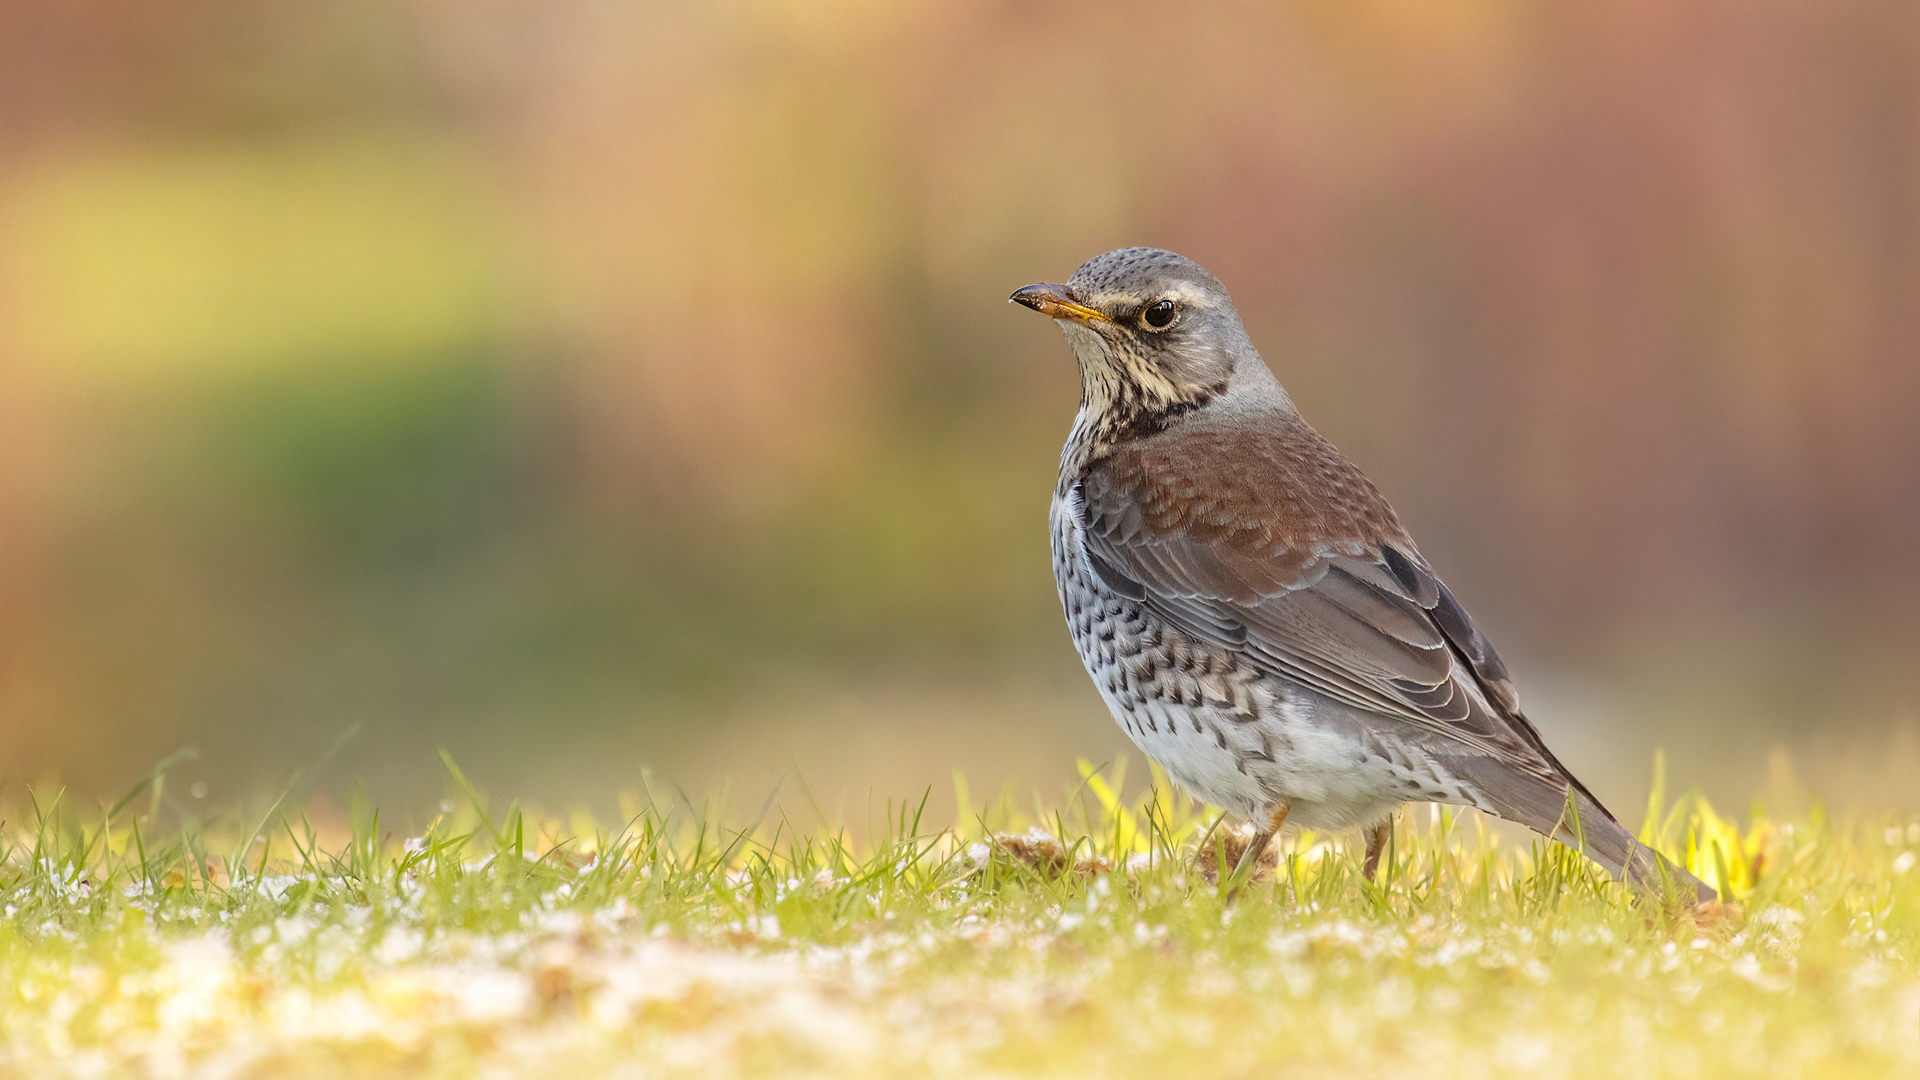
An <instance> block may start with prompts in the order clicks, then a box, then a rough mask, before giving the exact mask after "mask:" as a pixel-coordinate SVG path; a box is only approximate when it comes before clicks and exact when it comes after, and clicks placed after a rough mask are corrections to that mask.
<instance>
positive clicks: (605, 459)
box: [0, 0, 1920, 808]
mask: <svg viewBox="0 0 1920 1080" xmlns="http://www.w3.org/2000/svg"><path fill="white" fill-rule="evenodd" d="M1135 243H1149V244H1157V245H1162V246H1168V247H1172V248H1175V249H1178V250H1181V251H1183V252H1185V253H1187V254H1190V255H1192V256H1194V257H1196V258H1198V259H1200V260H1201V261H1203V262H1205V263H1206V264H1207V265H1209V266H1210V267H1212V268H1213V269H1214V270H1215V271H1216V272H1218V273H1219V274H1220V275H1221V276H1222V277H1223V278H1224V279H1225V280H1226V281H1227V283H1228V284H1229V286H1230V287H1231V288H1232V290H1233V291H1234V294H1235V296H1236V298H1237V299H1238V301H1239V302H1240V306H1241V309H1242V311H1243V313H1244V314H1245V316H1246V318H1247V321H1248V324H1249V327H1250V329H1251V330H1252V332H1253V334H1254V337H1255V339H1256V341H1257V342H1258V343H1259V344H1260V345H1261V347H1262V348H1263V350H1264V351H1265V354H1266V356H1267V358H1268V360H1269V361H1270V362H1271V363H1272V364H1273V366H1274V367H1275V369H1276V370H1277V371H1278V373H1279V374H1280V376H1281V378H1282V380H1283V381H1284V382H1286V383H1287V385H1288V386H1289V387H1290V388H1291V389H1292V390H1293V392H1294V394H1295V396H1296V398H1297V399H1298V400H1299V401H1300V402H1301V404H1302V406H1303V407H1304V408H1305V409H1306V410H1307V412H1308V414H1309V416H1310V417H1312V418H1313V419H1314V420H1315V421H1316V422H1317V423H1318V424H1319V425H1320V426H1321V427H1322V428H1323V429H1324V430H1325V431H1327V432H1328V433H1329V434H1331V435H1332V436H1333V437H1334V438H1335V439H1336V440H1337V441H1338V442H1339V443H1340V444H1341V445H1342V446H1344V447H1345V448H1346V449H1347V450H1348V452H1349V453H1350V454H1351V455H1352V456H1354V457H1355V458H1356V459H1357V460H1359V461H1360V462H1361V464H1362V465H1363V466H1364V467H1366V468H1367V469H1368V470H1369V471H1370V472H1371V473H1372V474H1373V475H1374V476H1375V478H1376V479H1377V480H1378V481H1379V482H1380V483H1381V485H1382V486H1383V487H1384V488H1385V489H1386V490H1387V491H1388V493H1389V494H1390V495H1391V496H1392V497H1393V498H1394V499H1395V501H1396V502H1397V503H1398V505H1399V507H1400V509H1401V511H1402V513H1403V515H1404V516H1405V517H1407V518H1408V519H1409V520H1410V523H1411V524H1412V526H1413V527H1414V529H1415V531H1416V533H1417V534H1418V535H1419V536H1420V537H1422V538H1423V542H1424V546H1425V548H1426V550H1427V553H1428V555H1429V556H1430V557H1431V558H1432V559H1433V561H1435V562H1436V563H1437V564H1438V565H1439V567H1440V568H1441V569H1442V570H1443V572H1445V573H1446V574H1447V576H1448V577H1449V579H1450V581H1451V582H1452V584H1453V586H1454V589H1455V591H1456V592H1458V593H1459V594H1460V595H1462V596H1463V597H1464V598H1465V600H1466V601H1467V603H1468V604H1469V605H1470V606H1471V607H1472V608H1473V610H1474V611H1475V612H1476V614H1477V615H1478V617H1479V618H1480V619H1481V620H1482V621H1483V622H1484V623H1485V624H1486V625H1487V626H1488V628H1489V629H1490V630H1491V632H1492V633H1493V635H1494V637H1495V640H1496V641H1497V642H1499V643H1500V645H1501V647H1502V650H1503V651H1504V652H1505V653H1506V654H1507V655H1508V658H1509V660H1510V662H1511V663H1512V665H1513V666H1514V667H1515V668H1516V669H1517V671H1518V674H1519V677H1520V681H1521V686H1522V689H1523V692H1524V693H1526V694H1527V695H1528V696H1529V698H1530V700H1531V701H1532V702H1533V705H1532V712H1533V713H1534V714H1535V716H1536V718H1537V720H1538V722H1539V723H1540V726H1541V727H1542V728H1544V729H1546V730H1547V732H1548V734H1549V737H1550V738H1551V739H1553V741H1554V742H1555V743H1556V745H1558V746H1559V747H1561V748H1562V751H1563V753H1562V756H1563V757H1565V758H1566V759H1567V760H1569V761H1570V762H1572V763H1574V764H1575V766H1576V768H1578V769H1579V770H1580V771H1581V772H1583V773H1584V774H1587V775H1589V776H1590V777H1591V778H1592V779H1593V781H1594V783H1595V785H1596V786H1597V787H1598V788H1599V789H1600V790H1601V792H1602V794H1603V795H1606V796H1607V797H1608V798H1609V799H1610V800H1612V801H1615V802H1617V803H1619V804H1622V805H1623V806H1624V807H1627V808H1631V807H1634V806H1636V805H1638V802H1639V800H1640V799H1641V798H1642V796H1643V793H1644V791H1645V783H1646V771H1647V762H1648V760H1649V758H1650V755H1651V753H1652V750H1653V748H1654V747H1655V746H1665V747H1667V748H1668V750H1669V752H1670V757H1671V762H1672V775H1673V777H1674V778H1675V780H1676V781H1678V782H1680V783H1682V784H1684V783H1686V782H1697V783H1700V784H1702V785H1704V786H1705V787H1706V788H1707V790H1708V791H1710V792H1711V793H1713V794H1715V795H1717V796H1719V797H1721V798H1723V799H1733V800H1739V799H1744V798H1746V797H1747V796H1749V795H1751V794H1753V793H1755V792H1756V791H1759V790H1762V789H1763V788H1764V787H1765V786H1766V785H1767V784H1768V783H1770V782H1772V781H1774V780H1778V779H1779V778H1780V774H1781V773H1782V772H1784V771H1787V770H1793V771H1796V772H1797V773H1798V774H1799V775H1800V777H1801V779H1803V780H1808V781H1811V782H1812V783H1813V784H1814V786H1815V787H1816V788H1817V789H1818V790H1822V791H1825V792H1827V793H1829V795H1831V796H1832V797H1835V798H1839V799H1858V800H1862V801H1865V802H1868V803H1871V804H1873V805H1886V804H1887V803H1888V802H1889V801H1890V800H1891V801H1895V802H1897V801H1900V800H1905V801H1907V802H1909V803H1910V802H1911V801H1912V800H1913V799H1914V798H1915V796H1914V794H1913V790H1914V789H1913V786H1912V784H1911V780H1912V777H1913V776H1914V775H1916V774H1920V734H1917V733H1920V726H1916V720H1915V716H1916V710H1915V707H1914V706H1913V704H1912V698H1913V683H1914V680H1915V677H1916V675H1920V615H1916V604H1917V602H1920V543H1916V536H1917V534H1920V8H1915V7H1913V6H1910V5H1906V4H1898V3H1878V2H1873V0H1834V2H1829V3H1821V4H1745V5H1726V4H1713V3H1705V2H1691V0H1688V2H1674V0H1623V2H1618V3H1607V4H1541V3H1537V2H1534V0H1458V2H1450V3H1446V4H1435V3H1427V2H1422V0H1394V2H1388V0H1360V2H1353V0H1339V2H1335V0H1315V2H1304V3H1303V2H1294V3H1283V4H1274V3H1239V4H1223V5H1205V6H1199V5H1191V6H1176V5H1167V4H1148V3H1125V2H1121V3H1114V2H1104V3H1083V4H1074V3H1064V2H1062V3H1044V2H1043V3H1019V4H1012V3H975V2H962V0H950V2H899V3H881V2H878V0H865V2H842V0H787V2H725V3H706V4H666V3H642V2H632V0H625V2H616V0H604V2H579V3H565V4H550V3H535V2H530V0H529V2H520V3H512V2H500V0H463V2H459V3H451V2H448V3H425V2H422V3H376V2H368V0H330V2H319V0H314V2H289V3H276V4H257V3H244V2H238V0H233V2H228V0H173V2H168V3H157V2H155V3H127V2H121V3H110V2H99V3H90V4H38V5H28V4H9V5H6V6H4V7H3V8H0V787H5V788H8V789H11V790H13V791H15V792H18V791H19V790H20V787H21V785H24V784H26V783H34V782H42V781H56V782H63V783H66V784H68V785H70V786H71V787H72V788H73V789H74V790H75V791H77V792H79V793H83V794H91V793H99V792H114V791H118V790H121V789H124V788H125V787H126V786H128V785H129V784H130V783H132V782H133V780H134V779H135V778H137V777H138V776H139V775H141V774H142V773H143V772H144V771H145V770H146V769H147V768H148V767H149V766H150V765H151V764H152V763H153V762H154V761H155V760H157V759H159V758H160V757H162V756H164V755H166V754H167V753H169V752H170V751H172V750H174V749H175V748H177V747H180V746H193V747H196V748H198V750H199V751H200V754H201V756H200V757H199V759H198V760H197V761H195V762H194V763H192V764H191V765H189V766H186V767H185V768H184V769H183V770H182V772H183V773H184V774H188V775H185V776H179V774H177V776H178V778H181V779H188V780H198V781H199V782H200V783H201V784H203V785H205V786H204V787H195V788H193V790H195V791H199V792H203V793H204V794H203V797H206V798H210V799H212V800H213V801H212V802H211V803H209V804H208V805H214V804H218V803H220V800H221V799H222V798H229V799H230V798H233V797H241V796H244V795H247V794H251V793H254V792H257V791H259V790H265V789H270V788H273V787H275V786H276V785H278V784H279V783H281V782H282V780H283V779H284V778H285V777H286V776H287V775H288V773H289V772H290V771H291V770H293V769H295V768H299V767H312V766H316V765H322V766H323V767H321V768H320V770H319V776H318V777H316V778H315V779H314V783H315V784H316V790H317V791H319V792H321V793H322V794H325V793H327V792H332V793H334V796H335V797H339V796H340V795H341V793H343V792H345V791H346V790H348V789H349V788H350V787H351V786H352V785H353V784H355V783H361V784H364V785H366V786H367V787H368V788H370V789H371V790H372V791H373V793H374V794H375V795H376V797H378V798H380V799H382V800H383V801H384V803H385V805H389V806H396V807H397V806H401V805H407V804H410V803H414V802H424V801H429V800H431V798H432V797H433V795H434V794H435V793H437V792H438V791H439V790H440V780H439V770H440V766H439V764H438V761H437V759H436V758H435V756H434V754H433V749H434V748H435V747H437V746H445V747H446V748H448V749H449V750H450V751H451V752H452V753H453V754H454V755H455V756H456V757H457V758H458V759H460V760H461V761H462V762H463V763H465V764H466V766H467V768H468V770H469V772H471V773H472V774H473V775H474V776H475V777H476V780H477V781H479V782H480V783H482V784H483V785H485V786H488V787H490V788H491V789H493V790H496V791H504V792H511V793H516V794H527V795H531V796H534V797H538V798H543V799H546V800H549V801H552V802H573V801H579V802H587V803H595V804H601V805H606V804H609V803H610V800H611V799H612V793H613V792H615V791H616V790H619V789H621V788H630V787H632V786H633V784H634V783H635V781H636V778H637V777H638V776H639V774H640V772H641V770H642V769H643V768H651V769H653V770H654V771H655V774H656V775H659V776H664V777H670V778H672V779H673V780H675V781H677V782H680V783H681V784H683V785H684V786H685V787H686V789H687V790H688V791H689V792H699V791H706V790H712V789H713V788H714V787H716V786H717V785H720V784H721V783H723V782H727V781H731V783H732V785H733V788H734V790H735V792H736V793H738V794H740V796H741V797H742V798H745V799H746V800H747V801H749V802H757V801H758V799H759V798H760V797H761V795H763V794H764V793H765V792H766V791H768V790H770V789H771V787H772V785H773V784H774V783H775V782H776V781H777V780H778V779H779V778H780V777H781V776H782V775H783V773H786V774H789V775H790V772H791V770H794V769H797V770H798V772H799V774H800V775H801V776H803V777H804V778H805V779H806V781H807V784H808V785H809V790H810V791H811V792H812V793H813V795H814V796H815V797H817V798H818V799H819V800H820V801H821V802H822V803H825V804H827V805H828V806H832V805H840V806H846V807H851V806H858V805H863V804H864V801H865V800H866V799H867V798H868V797H869V793H870V792H871V793H879V794H881V795H884V794H901V793H907V792H913V791H917V790H919V789H920V788H921V787H922V786H925V785H929V784H931V785H933V786H934V788H935V789H936V791H938V792H941V793H942V797H945V796H944V793H945V791H946V789H947V785H948V780H947V777H948V775H949V773H950V771H951V770H952V769H954V768H956V767H958V768H962V769H964V770H965V771H966V772H967V773H968V775H969V777H970V778H971V779H972V782H973V784H974V786H975V788H976V790H977V789H979V788H981V787H982V786H988V787H991V786H993V785H997V784H999V783H1001V782H1003V781H1006V780H1014V781H1017V782H1019V783H1022V784H1025V783H1029V782H1033V783H1041V784H1043V785H1044V786H1045V787H1046V788H1047V790H1049V791H1051V790H1055V789H1057V787H1058V786H1059V785H1060V784H1061V783H1062V782H1063V780H1064V779H1070V778H1071V775H1072V773H1071V763H1072V761H1073V760H1074V758H1075V757H1077V756H1087V757H1091V758H1094V759H1096V760H1097V759H1099V758H1101V757H1103V756H1105V755H1108V754H1111V753H1112V752H1114V751H1115V750H1117V749H1118V748H1119V747H1120V746H1121V739H1120V736H1119V735H1118V733H1117V732H1116V731H1114V730H1113V729H1112V728H1111V726H1110V725H1109V724H1108V722H1107V721H1106V719H1105V717H1104V713H1103V710H1102V709H1101V707H1100V705H1099V703H1098V701H1097V699H1096V698H1095V696H1094V695H1093V693H1092V692H1091V689H1090V687H1088V686H1087V685H1086V684H1085V680H1084V676H1083V675H1081V674H1080V672H1079V670H1078V666H1077V662H1076V661H1075V660H1074V658H1073V656H1072V653H1071V651H1070V650H1069V648H1068V647H1067V644H1066V639H1065V635H1064V633H1062V631H1061V628H1060V627H1059V625H1058V622H1059V619H1058V614H1057V611H1056V606H1055V600H1054V597H1053V594H1052V582H1051V580H1050V577H1049V571H1048V561H1047V556H1046V535H1045V527H1044V518H1045V512H1046V500H1047V498H1048V494H1049V492H1050V489H1051V485H1052V478H1053V470H1054V465H1055V460H1056V454H1057V447H1058V443H1059V440H1060V438H1061V436H1062V435H1063V433H1064V431H1065V429H1066V426H1067V423H1068V420H1069V417H1070V415H1071V413H1072V410H1073V408H1074V404H1075V398H1076V384H1075V377H1074V374H1073V371H1072V367H1071V364H1070V362H1069V360H1068V357H1067V353H1066V348H1065V346H1064V344H1063V343H1062V342H1061V341H1060V339H1059V336H1058V334H1057V333H1055V332H1054V331H1053V330H1052V329H1051V328H1050V327H1049V326H1047V325H1045V324H1044V323H1043V322H1042V321H1041V320H1038V319H1035V318H1033V317H1032V316H1030V315H1026V314H1025V313H1022V312H1019V311H1018V310H1016V309H1011V308H1009V307H1007V305H1006V304H1005V303H1004V302H1003V301H1004V298H1005V296H1006V294H1007V293H1008V292H1009V291H1011V290H1012V289H1013V288H1015V287H1017V286H1019V285H1021V284H1024V283H1027V282H1029V281H1034V280H1042V279H1053V280H1058V279H1061V278H1063V277H1064V276H1065V275H1067V274H1068V273H1070V272H1071V271H1072V269H1073V268H1074V267H1075V266H1076V265H1077V264H1078V263H1079V262H1080V261H1081V260H1083V259H1084V258H1086V257H1087V256H1089V255H1092V254H1094V253H1096V252H1098V251H1101V250H1105V249H1107V248H1111V247H1117V246H1121V245H1125V244H1135ZM349 731H352V732H353V734H352V735H351V737H348V738H346V739H345V741H344V742H342V739H343V735H345V733H347V732H349ZM336 746H338V749H337V752H333V753H332V755H331V756H329V751H330V748H334V747H336ZM788 783H789V784H791V783H792V781H791V780H789V781H788Z"/></svg>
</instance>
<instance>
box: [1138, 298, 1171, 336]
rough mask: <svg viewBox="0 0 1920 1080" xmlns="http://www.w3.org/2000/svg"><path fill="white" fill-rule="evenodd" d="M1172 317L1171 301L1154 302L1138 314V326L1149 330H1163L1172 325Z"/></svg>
mask: <svg viewBox="0 0 1920 1080" xmlns="http://www.w3.org/2000/svg"><path fill="white" fill-rule="evenodd" d="M1173 316H1174V304H1173V301H1171V300H1156V301H1155V302H1153V303H1151V304H1148V305H1147V307H1146V310H1144V311H1142V312H1141V313H1140V325H1142V326H1144V327H1146V328H1147V329H1149V330H1165V329H1166V328H1167V327H1169V326H1172V325H1173Z"/></svg>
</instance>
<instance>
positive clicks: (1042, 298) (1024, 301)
mask: <svg viewBox="0 0 1920 1080" xmlns="http://www.w3.org/2000/svg"><path fill="white" fill-rule="evenodd" d="M1058 299H1060V293H1059V291H1058V290H1057V289H1056V288H1054V287H1053V286H1051V285H1046V284H1041V283H1036V284H1033V285H1022V286H1020V287H1019V288H1017V289H1015V290H1013V295H1012V296H1009V297H1007V303H1009V304H1019V305H1020V306H1021V307H1025V308H1032V309H1033V310H1035V311H1039V310H1040V306H1041V305H1042V304H1045V303H1046V302H1047V301H1049V300H1058Z"/></svg>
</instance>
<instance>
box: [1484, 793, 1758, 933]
mask: <svg viewBox="0 0 1920 1080" xmlns="http://www.w3.org/2000/svg"><path fill="white" fill-rule="evenodd" d="M1482 761H1483V762H1484V763H1485V766H1486V767H1483V768H1481V769H1470V771H1472V772H1474V773H1478V774H1480V775H1476V776H1474V777H1473V778H1474V779H1475V780H1476V781H1482V782H1481V783H1478V784H1476V787H1478V788H1479V789H1480V791H1481V793H1482V794H1483V795H1484V796H1485V798H1486V799H1487V800H1488V802H1490V803H1491V804H1492V808H1493V810H1494V811H1495V812H1496V813H1497V814H1498V815H1499V816H1500V817H1503V818H1505V819H1507V820H1508V821H1513V822H1517V823H1519V824H1521V825H1525V826H1526V827H1527V828H1529V829H1532V830H1533V831H1535V832H1537V833H1539V834H1540V835H1542V836H1550V837H1552V838H1553V839H1555V840H1558V841H1559V842H1560V843H1562V844H1565V845H1567V846H1568V847H1571V848H1574V849H1576V850H1579V851H1581V852H1584V853H1585V854H1586V855H1587V857H1588V858H1590V859H1592V860H1593V861H1595V862H1597V863H1599V864H1600V865H1601V866H1604V867H1606V868H1607V872H1608V873H1610V874H1612V875H1613V876H1614V877H1615V878H1617V879H1619V880H1622V881H1626V882H1630V883H1632V884H1634V885H1637V886H1639V887H1640V888H1642V889H1645V890H1646V891H1648V892H1651V893H1653V894H1655V895H1657V896H1669V895H1673V894H1675V893H1679V894H1681V895H1683V896H1684V895H1691V896H1693V897H1694V898H1695V899H1696V900H1697V901H1699V902H1703V903H1704V902H1706V901H1710V900H1718V899H1719V898H1720V894H1719V893H1717V892H1714V891H1713V888H1712V887H1711V886H1709V885H1708V884H1707V883H1706V882H1704V881H1701V880H1700V879H1699V878H1697V877H1694V876H1693V875H1692V874H1689V873H1688V872H1687V871H1685V870H1683V869H1681V868H1680V867H1679V866H1676V865H1675V864H1674V863H1673V862H1672V861H1671V860H1669V859H1668V858H1667V857H1666V856H1664V855H1662V854H1660V853H1659V852H1657V851H1655V850H1653V849H1652V848H1650V847H1648V846H1647V845H1645V844H1643V843H1641V842H1640V841H1638V840H1636V839H1634V837H1633V834H1632V833H1630V832H1628V831H1627V829H1626V827H1625V826H1623V825H1621V824H1620V822H1619V820H1618V819H1616V818H1615V817H1614V816H1613V815H1612V814H1610V813H1608V812H1607V808H1606V807H1604V806H1601V805H1600V802H1599V800H1597V799H1595V798H1594V797H1593V796H1592V795H1590V794H1588V793H1587V791H1586V789H1585V788H1583V787H1581V786H1579V785H1577V784H1574V785H1569V786H1565V787H1557V786H1555V785H1551V784H1547V783H1542V782H1540V781H1538V780H1533V779H1530V778H1529V779H1525V780H1522V779H1519V778H1517V777H1515V776H1514V775H1513V773H1512V772H1511V771H1510V770H1508V769H1506V768H1505V767H1502V766H1497V765H1495V764H1494V763H1493V762H1492V761H1491V760H1490V759H1482Z"/></svg>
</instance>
